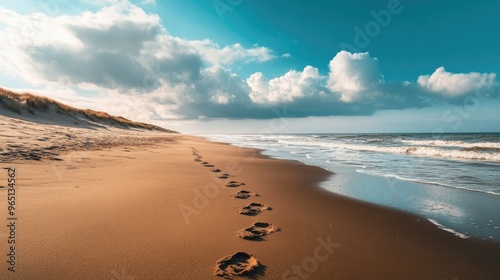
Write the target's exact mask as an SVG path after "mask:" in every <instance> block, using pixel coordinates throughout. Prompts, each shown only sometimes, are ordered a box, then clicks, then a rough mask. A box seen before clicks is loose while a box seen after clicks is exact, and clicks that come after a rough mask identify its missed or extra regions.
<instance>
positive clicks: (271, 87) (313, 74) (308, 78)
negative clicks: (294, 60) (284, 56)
mask: <svg viewBox="0 0 500 280" xmlns="http://www.w3.org/2000/svg"><path fill="white" fill-rule="evenodd" d="M247 84H248V85H249V86H250V88H251V89H252V92H251V93H250V98H251V99H252V101H253V102H255V103H257V104H280V103H290V102H294V101H295V100H297V99H301V98H303V97H306V96H312V95H316V94H324V93H325V89H324V88H323V86H322V85H321V77H320V75H319V73H318V69H317V68H314V67H312V66H306V67H305V68H304V70H303V71H302V72H298V71H295V70H292V71H289V72H288V73H286V74H285V75H283V76H281V77H278V78H274V79H271V80H268V79H267V78H266V77H265V76H264V74H262V73H260V72H258V73H255V74H253V75H251V76H250V77H249V78H248V79H247Z"/></svg>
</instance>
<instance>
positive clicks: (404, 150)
mask: <svg viewBox="0 0 500 280" xmlns="http://www.w3.org/2000/svg"><path fill="white" fill-rule="evenodd" d="M278 142H279V143H281V144H287V145H297V146H318V147H329V148H343V149H348V150H357V151H370V152H379V153H394V154H408V155H415V156H426V157H441V158H450V159H460V160H485V161H494V162H500V153H487V152H481V151H480V150H456V149H455V150H453V149H446V150H445V149H440V148H439V147H422V146H418V147H417V146H375V145H362V144H347V143H339V142H319V141H317V142H305V141H287V140H279V141H278Z"/></svg>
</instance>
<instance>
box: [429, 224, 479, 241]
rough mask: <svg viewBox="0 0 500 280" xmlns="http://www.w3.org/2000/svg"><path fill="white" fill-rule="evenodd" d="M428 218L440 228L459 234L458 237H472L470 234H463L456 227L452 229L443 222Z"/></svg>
mask: <svg viewBox="0 0 500 280" xmlns="http://www.w3.org/2000/svg"><path fill="white" fill-rule="evenodd" d="M427 220H429V222H431V223H433V224H434V225H435V226H437V227H438V228H440V229H442V230H444V231H447V232H449V233H452V234H454V235H456V236H458V237H460V238H462V239H468V238H470V236H467V235H465V234H463V233H461V232H458V231H456V230H454V229H451V228H448V227H445V226H443V225H442V224H440V223H438V222H437V221H436V220H433V219H427Z"/></svg>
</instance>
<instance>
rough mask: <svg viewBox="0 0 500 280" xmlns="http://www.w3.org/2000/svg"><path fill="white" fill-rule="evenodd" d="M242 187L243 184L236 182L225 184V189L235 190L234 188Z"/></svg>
mask: <svg viewBox="0 0 500 280" xmlns="http://www.w3.org/2000/svg"><path fill="white" fill-rule="evenodd" d="M244 185H245V183H240V182H236V181H229V182H228V183H227V184H226V187H230V188H235V187H239V186H244Z"/></svg>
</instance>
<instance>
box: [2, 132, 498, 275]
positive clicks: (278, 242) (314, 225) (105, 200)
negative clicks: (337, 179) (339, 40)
mask: <svg viewBox="0 0 500 280" xmlns="http://www.w3.org/2000/svg"><path fill="white" fill-rule="evenodd" d="M106 133H108V134H109V132H106ZM127 134H128V137H129V138H127V141H117V142H116V143H114V142H113V143H114V144H113V143H110V142H109V141H108V142H106V143H107V144H109V145H106V146H97V147H96V146H89V147H85V148H84V149H83V148H82V149H77V150H76V151H71V150H66V151H64V152H61V153H60V154H58V155H57V158H59V159H60V160H54V159H42V160H32V159H17V158H13V159H9V161H8V162H6V161H3V162H2V166H0V167H2V168H7V167H10V168H15V170H16V182H17V185H16V188H17V189H16V199H17V204H16V205H17V208H16V216H17V221H16V246H15V247H16V248H15V254H16V267H15V270H16V272H11V271H8V270H7V268H8V263H7V262H6V261H7V256H6V255H7V254H8V253H9V252H8V247H7V246H6V245H7V244H6V240H7V235H8V234H6V230H5V227H4V229H3V230H2V231H0V237H1V238H2V239H3V240H2V243H3V245H2V247H0V248H1V255H2V256H4V258H5V261H2V267H1V269H0V278H2V279H221V278H220V277H217V276H216V275H215V274H216V273H217V272H218V273H219V274H220V275H221V276H226V277H228V278H230V275H229V274H227V273H229V272H228V270H227V269H226V268H227V267H226V265H225V264H227V262H224V260H222V262H219V263H218V264H219V265H221V267H219V268H222V270H219V271H218V270H217V268H216V264H217V262H218V261H219V260H221V259H223V258H225V257H231V256H232V255H233V254H236V253H238V252H241V253H239V254H236V255H234V257H235V258H237V259H238V260H240V261H242V262H243V264H244V265H246V267H242V269H245V268H247V269H249V270H251V271H250V272H249V274H246V276H247V277H249V278H252V279H253V278H257V279H258V278H262V279H498V277H499V276H500V267H499V266H498V260H499V259H500V244H499V243H496V242H492V241H482V240H476V239H474V238H472V239H461V238H459V237H456V236H454V235H452V234H450V233H448V232H445V231H443V230H440V229H438V228H437V227H436V226H435V225H434V224H432V223H431V222H428V221H427V220H425V219H422V218H420V217H418V216H414V215H411V214H408V213H404V212H400V211H395V210H393V209H388V208H384V207H382V206H376V205H373V204H368V203H364V202H360V201H357V200H354V199H351V198H347V197H343V196H339V195H336V194H333V193H331V192H328V191H326V190H324V189H321V188H319V187H318V184H319V183H321V182H323V181H325V180H327V179H328V178H329V177H330V176H335V174H332V173H331V172H328V171H326V170H324V169H321V168H318V167H314V166H307V165H304V164H302V163H300V162H297V161H286V160H278V159H272V158H269V157H265V156H263V155H261V153H260V151H258V150H256V149H248V148H239V147H235V146H231V145H228V144H223V143H215V142H210V141H207V140H205V139H204V138H200V137H194V136H189V135H182V134H167V133H161V132H148V133H146V134H145V133H144V132H140V131H139V132H133V131H132V132H127ZM134 134H136V135H134ZM95 135H98V134H95ZM95 137H96V138H99V137H98V136H95ZM148 137H158V138H154V139H155V141H146V140H145V139H147V138H148ZM118 138H119V137H117V139H118ZM131 139H141V141H139V140H137V142H136V141H132V140H131ZM10 141H13V140H10ZM68 141H71V140H68ZM14 142H15V141H14ZM139 142H140V143H141V144H140V145H136V144H137V143H139ZM204 162H205V164H203V163H204ZM217 169H219V172H213V171H217ZM5 174H6V171H5V172H4V174H2V175H1V177H0V178H1V180H2V182H1V184H3V185H5V183H4V182H5V181H6V176H5ZM222 174H228V175H227V176H221V175H222ZM218 177H222V178H218ZM232 181H233V182H232ZM230 182H232V184H228V183H230ZM1 184H0V185H1ZM226 184H228V185H229V186H226ZM241 190H246V191H248V193H243V194H245V195H244V196H248V197H246V198H243V199H242V198H236V197H234V195H236V194H237V193H238V192H239V191H241ZM6 191H7V190H6V189H5V188H4V189H0V201H3V202H2V203H1V204H0V207H1V208H0V209H2V211H0V219H1V220H2V221H5V222H6V221H7V210H6V209H7V203H6V201H7V193H6ZM240 194H241V193H240ZM252 203H254V204H252ZM245 206H248V207H246V208H244V207H245ZM244 209H246V210H248V209H250V210H252V211H250V213H248V212H247V214H250V215H244V214H242V212H245V211H243V210H244ZM252 225H253V226H254V229H255V227H259V229H260V230H257V231H254V233H255V232H257V233H258V234H257V236H255V234H254V235H252V234H250V235H249V232H250V233H251V232H252V230H248V228H251V227H252ZM244 229H247V230H246V231H245V230H244ZM242 230H243V231H242ZM242 237H247V238H242ZM242 259H243V260H242ZM228 260H229V262H231V259H230V258H228Z"/></svg>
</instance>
